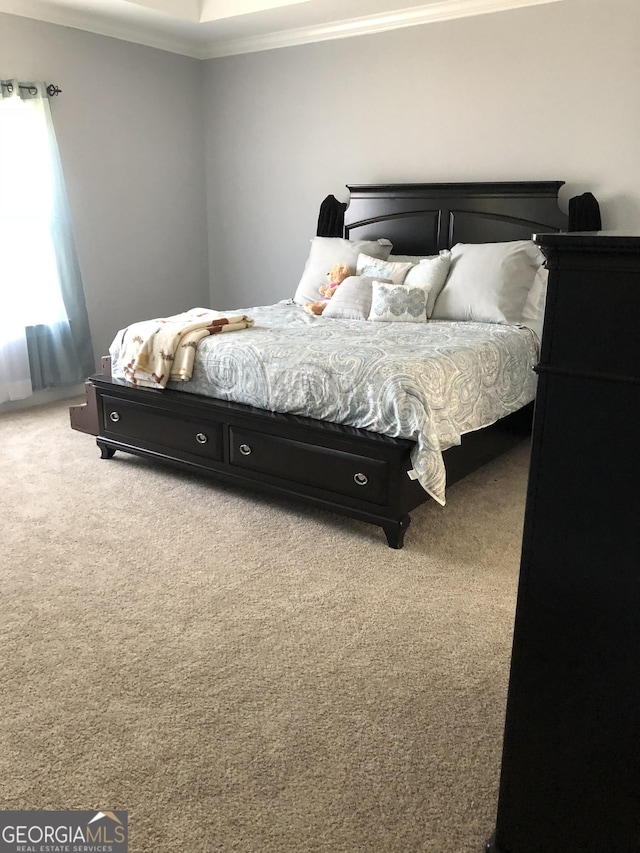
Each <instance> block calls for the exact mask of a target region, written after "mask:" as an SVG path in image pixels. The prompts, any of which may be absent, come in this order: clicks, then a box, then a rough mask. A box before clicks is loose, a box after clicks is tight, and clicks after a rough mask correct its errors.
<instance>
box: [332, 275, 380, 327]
mask: <svg viewBox="0 0 640 853" xmlns="http://www.w3.org/2000/svg"><path fill="white" fill-rule="evenodd" d="M372 282H373V279H372V278H368V277H366V276H359V275H351V276H349V278H345V280H344V281H343V282H342V284H341V285H340V287H339V288H338V289H337V290H336V292H335V293H334V294H333V296H332V297H331V299H330V300H329V302H328V303H327V307H326V308H325V309H324V311H323V312H322V316H323V317H333V319H334V320H367V319H368V318H369V311H371V285H372Z"/></svg>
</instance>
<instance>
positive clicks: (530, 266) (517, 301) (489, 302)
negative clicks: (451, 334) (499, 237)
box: [431, 240, 544, 323]
mask: <svg viewBox="0 0 640 853" xmlns="http://www.w3.org/2000/svg"><path fill="white" fill-rule="evenodd" d="M543 263H544V255H543V254H542V252H541V251H540V249H538V247H537V246H536V245H535V244H534V243H533V242H532V241H531V240H511V241H509V242H506V243H458V244H457V245H455V246H454V247H453V248H452V249H451V269H450V271H449V276H448V277H447V280H446V282H445V285H444V287H443V288H442V290H441V291H440V295H439V296H438V298H437V299H436V304H435V307H434V309H433V313H432V315H431V316H432V318H433V319H434V320H477V321H479V322H481V323H519V322H520V321H521V320H522V309H523V308H524V303H525V300H526V298H527V294H528V293H529V291H530V290H531V286H532V285H533V281H534V279H535V276H536V273H537V271H538V270H539V269H540V267H541V266H542V264H543Z"/></svg>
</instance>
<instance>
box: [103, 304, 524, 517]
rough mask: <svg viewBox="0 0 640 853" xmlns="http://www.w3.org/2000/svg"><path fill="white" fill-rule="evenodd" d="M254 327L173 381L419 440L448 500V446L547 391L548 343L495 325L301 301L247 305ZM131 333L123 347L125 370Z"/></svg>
mask: <svg viewBox="0 0 640 853" xmlns="http://www.w3.org/2000/svg"><path fill="white" fill-rule="evenodd" d="M233 313H242V314H246V315H248V316H250V317H251V318H253V320H254V321H255V324H254V326H253V327H252V328H250V329H247V330H246V331H244V332H243V333H242V341H241V343H238V341H237V338H236V337H235V336H234V335H216V336H214V337H207V338H204V339H203V340H202V341H201V342H200V344H199V345H198V350H197V353H196V358H195V363H194V369H193V376H192V379H191V381H189V382H180V383H170V384H169V386H168V387H170V388H174V389H177V390H181V391H188V392H190V393H193V394H203V395H206V396H210V397H217V398H219V399H222V400H230V401H233V402H237V403H245V404H248V405H251V406H256V407H258V408H260V409H267V410H269V411H273V412H289V413H291V414H297V415H306V416H308V417H312V418H318V419H321V420H327V421H333V422H335V423H340V424H348V425H350V426H355V427H362V428H364V429H369V430H372V431H373V432H379V433H383V434H384V435H390V436H396V437H401V438H408V439H413V440H414V441H415V442H416V447H415V449H414V451H413V453H412V464H413V471H412V472H410V473H409V476H412V477H414V478H417V479H418V480H419V481H420V484H421V485H422V487H423V488H424V489H425V490H426V491H427V492H428V493H429V494H430V495H431V496H432V497H433V498H434V499H435V500H436V501H438V502H439V503H440V504H443V505H444V503H445V485H446V472H445V468H444V462H443V459H442V451H443V450H446V449H447V448H448V447H451V446H452V445H455V444H459V443H460V440H461V436H462V435H463V434H464V433H466V432H472V431H473V430H477V429H480V428H482V427H485V426H488V425H489V424H492V423H494V422H495V421H496V420H498V419H499V418H501V417H503V416H504V415H507V414H510V413H511V412H514V411H516V410H517V409H520V408H521V407H522V406H524V405H526V404H527V403H529V402H531V400H533V398H534V396H535V389H536V375H535V373H534V372H533V366H534V364H535V363H536V361H537V357H538V342H537V339H536V336H535V335H534V334H533V332H531V331H530V330H529V329H526V328H522V327H520V326H509V325H498V324H492V323H471V322H465V323H457V322H456V323H453V322H445V321H430V322H428V323H370V322H366V321H357V320H335V319H329V318H324V317H315V316H312V315H309V314H307V313H306V312H305V311H303V309H302V308H300V307H298V306H294V305H289V304H282V303H280V304H277V305H268V306H264V307H259V308H249V309H242V310H241V311H238V312H236V311H234V312H233ZM122 338H123V331H121V332H119V333H118V335H117V336H116V338H115V340H114V342H113V344H112V346H111V350H110V352H111V355H112V362H113V378H114V380H115V381H120V382H123V383H125V384H126V380H125V377H124V374H123V373H122V371H120V370H118V368H117V367H116V363H117V357H118V353H119V349H120V344H121V341H122Z"/></svg>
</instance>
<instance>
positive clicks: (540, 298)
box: [522, 267, 549, 340]
mask: <svg viewBox="0 0 640 853" xmlns="http://www.w3.org/2000/svg"><path fill="white" fill-rule="evenodd" d="M548 278H549V270H547V269H546V268H545V267H540V269H539V270H538V272H537V273H536V277H535V278H534V280H533V284H532V285H531V290H530V291H529V293H528V294H527V298H526V299H525V303H524V308H523V309H522V325H523V326H527V328H529V329H533V331H534V332H535V333H536V335H537V336H538V340H542V322H543V320H544V305H545V302H546V299H547V280H548Z"/></svg>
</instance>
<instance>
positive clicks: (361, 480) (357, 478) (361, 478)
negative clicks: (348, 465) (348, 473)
mask: <svg viewBox="0 0 640 853" xmlns="http://www.w3.org/2000/svg"><path fill="white" fill-rule="evenodd" d="M353 479H354V482H355V483H356V484H357V485H358V486H366V485H367V483H368V482H369V478H368V477H367V475H366V474H361V473H358V474H354V475H353Z"/></svg>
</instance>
